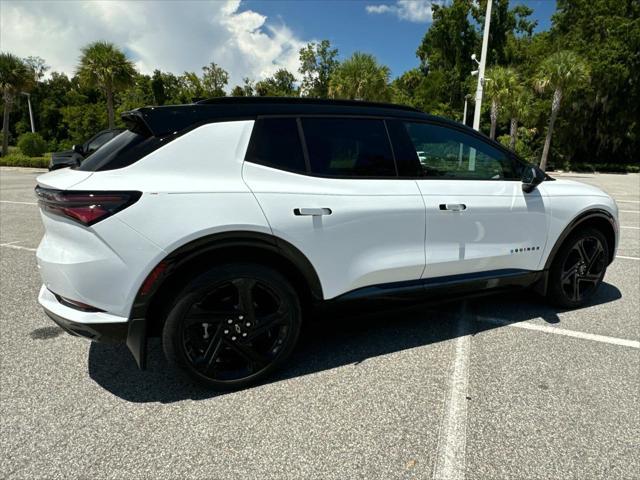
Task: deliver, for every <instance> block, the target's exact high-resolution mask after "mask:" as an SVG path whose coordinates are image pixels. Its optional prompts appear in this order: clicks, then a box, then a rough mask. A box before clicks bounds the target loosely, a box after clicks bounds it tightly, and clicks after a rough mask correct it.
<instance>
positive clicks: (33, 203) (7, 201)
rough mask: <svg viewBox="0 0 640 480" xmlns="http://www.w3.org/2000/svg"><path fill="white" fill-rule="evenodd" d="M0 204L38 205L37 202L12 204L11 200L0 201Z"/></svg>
mask: <svg viewBox="0 0 640 480" xmlns="http://www.w3.org/2000/svg"><path fill="white" fill-rule="evenodd" d="M0 203H15V204H16V205H38V202H14V201H12V200H0Z"/></svg>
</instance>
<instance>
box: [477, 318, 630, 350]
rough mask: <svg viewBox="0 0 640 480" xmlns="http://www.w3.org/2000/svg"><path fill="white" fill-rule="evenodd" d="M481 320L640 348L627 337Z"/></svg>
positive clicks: (497, 320) (496, 319)
mask: <svg viewBox="0 0 640 480" xmlns="http://www.w3.org/2000/svg"><path fill="white" fill-rule="evenodd" d="M476 318H477V320H478V321H480V322H486V323H493V324H494V325H501V326H505V327H516V328H524V329H526V330H535V331H538V332H545V333H553V334H554V335H564V336H565V337H573V338H580V339H582V340H592V341H594V342H600V343H608V344H610V345H618V346H621V347H631V348H640V342H638V341H636V340H627V339H625V338H616V337H607V336H605V335H595V334H593V333H585V332H577V331H575V330H565V329H564V328H557V327H549V326H546V325H537V324H535V323H529V322H510V321H508V320H502V319H501V318H493V317H476Z"/></svg>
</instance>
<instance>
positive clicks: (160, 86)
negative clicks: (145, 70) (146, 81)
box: [151, 69, 167, 105]
mask: <svg viewBox="0 0 640 480" xmlns="http://www.w3.org/2000/svg"><path fill="white" fill-rule="evenodd" d="M151 91H152V92H153V103H154V104H155V105H164V102H166V101H167V94H166V92H165V90H164V78H162V72H161V71H160V70H158V69H156V70H154V71H153V76H152V77H151Z"/></svg>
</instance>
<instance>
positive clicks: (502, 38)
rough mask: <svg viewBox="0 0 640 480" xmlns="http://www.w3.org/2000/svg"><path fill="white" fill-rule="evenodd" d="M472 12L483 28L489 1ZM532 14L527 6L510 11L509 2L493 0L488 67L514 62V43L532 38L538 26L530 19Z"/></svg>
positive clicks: (518, 6)
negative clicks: (521, 39)
mask: <svg viewBox="0 0 640 480" xmlns="http://www.w3.org/2000/svg"><path fill="white" fill-rule="evenodd" d="M471 11H472V15H473V17H474V18H475V20H476V21H477V22H478V25H480V26H483V25H484V17H485V13H486V11H487V0H480V1H479V2H477V3H475V4H473V5H472V10H471ZM532 13H533V9H531V8H530V7H528V6H526V5H516V6H515V7H514V8H512V9H510V8H509V0H493V6H492V8H491V29H490V30H489V45H488V52H487V53H488V58H487V65H508V64H511V63H512V62H513V60H514V58H513V57H512V56H511V54H512V52H511V51H510V49H511V48H513V45H512V43H513V41H514V40H517V39H520V38H523V37H524V38H530V37H531V35H532V34H533V29H534V28H535V27H536V25H537V22H536V21H535V20H534V21H531V20H529V19H528V18H529V17H530V16H531V14H532ZM479 47H480V45H478V48H479Z"/></svg>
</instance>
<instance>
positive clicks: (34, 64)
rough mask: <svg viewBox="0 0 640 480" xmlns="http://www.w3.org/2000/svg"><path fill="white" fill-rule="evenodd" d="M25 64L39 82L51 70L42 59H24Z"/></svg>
mask: <svg viewBox="0 0 640 480" xmlns="http://www.w3.org/2000/svg"><path fill="white" fill-rule="evenodd" d="M23 61H24V63H25V64H26V65H27V67H29V68H30V69H31V71H32V72H33V75H34V80H35V81H36V82H39V81H40V80H42V78H43V77H44V74H45V73H47V70H49V65H47V62H45V60H44V58H42V57H33V56H32V57H27V58H24V59H23Z"/></svg>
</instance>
